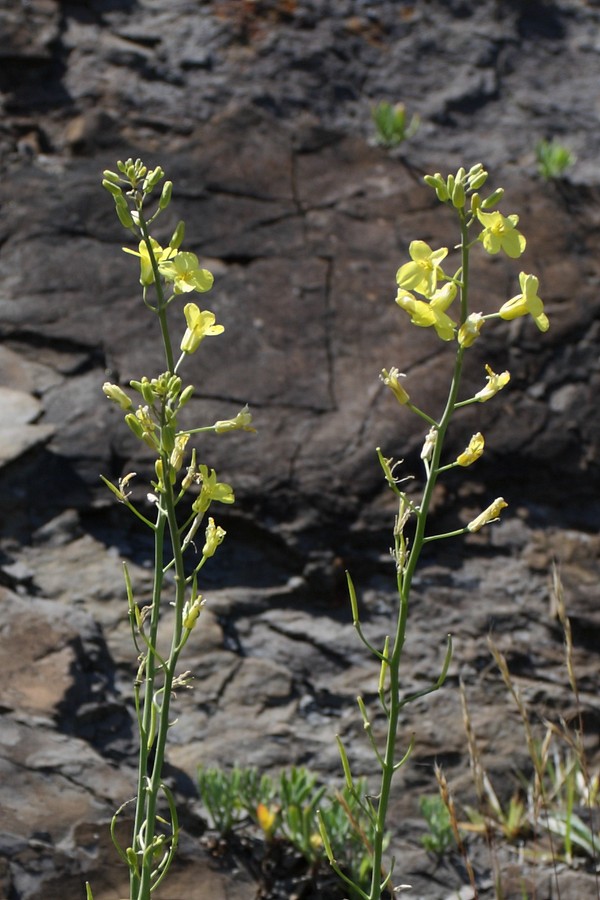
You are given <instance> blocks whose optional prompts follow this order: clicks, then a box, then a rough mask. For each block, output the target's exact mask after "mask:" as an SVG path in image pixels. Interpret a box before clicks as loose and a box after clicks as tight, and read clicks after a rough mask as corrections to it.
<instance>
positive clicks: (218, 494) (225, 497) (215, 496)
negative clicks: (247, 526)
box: [192, 466, 235, 514]
mask: <svg viewBox="0 0 600 900" xmlns="http://www.w3.org/2000/svg"><path fill="white" fill-rule="evenodd" d="M198 474H199V477H200V481H201V482H202V487H201V488H200V493H199V495H198V496H197V497H196V499H195V500H194V502H193V504H192V509H193V511H194V512H195V513H197V514H202V513H204V512H206V510H207V509H208V507H209V506H210V504H211V503H212V501H213V500H216V501H218V502H219V503H233V502H234V500H235V496H234V493H233V488H232V487H231V485H230V484H226V483H225V482H224V481H217V473H216V472H215V470H214V469H209V468H208V466H198Z"/></svg>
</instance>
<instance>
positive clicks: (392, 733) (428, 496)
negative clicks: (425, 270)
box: [368, 214, 469, 900]
mask: <svg viewBox="0 0 600 900" xmlns="http://www.w3.org/2000/svg"><path fill="white" fill-rule="evenodd" d="M460 227H461V257H462V279H461V282H462V283H461V284H460V324H462V323H463V322H464V321H465V319H466V318H467V315H468V284H469V243H468V240H467V225H466V221H465V218H464V215H462V214H460ZM463 357H464V348H463V347H461V346H459V347H458V349H457V351H456V359H455V362H454V371H453V374H452V382H451V385H450V390H449V392H448V398H447V400H446V406H445V408H444V411H443V413H442V417H441V419H440V421H439V423H436V429H437V437H436V441H435V445H434V448H433V452H432V457H431V460H430V464H429V466H428V467H427V473H428V474H427V482H426V484H425V489H424V491H423V498H422V502H421V505H420V507H419V509H418V511H417V516H416V527H415V534H414V537H413V545H412V549H411V551H410V554H409V557H408V562H407V564H406V568H405V569H404V570H403V571H402V570H401V567H398V575H397V578H398V595H399V601H400V602H399V607H398V618H397V622H396V633H395V637H394V643H393V648H392V653H391V657H390V662H389V704H388V711H387V719H388V727H387V736H386V742H385V752H384V754H383V764H382V772H381V785H380V792H379V800H378V803H377V808H376V812H377V814H376V821H375V834H374V839H373V855H372V869H371V888H370V893H369V895H368V897H369V900H380V898H381V891H382V879H383V881H384V883H385V878H384V876H382V873H383V848H384V841H385V828H386V819H387V812H388V807H389V800H390V792H391V786H392V780H393V776H394V772H395V771H396V762H395V760H396V738H397V733H398V721H399V716H400V711H401V709H402V708H403V706H405V704H406V700H404V699H402V698H401V696H400V663H401V660H402V653H403V649H404V643H405V640H406V625H407V620H408V605H409V597H410V590H411V585H412V580H413V576H414V573H415V569H416V567H417V563H418V561H419V558H420V555H421V550H422V548H423V545H424V544H425V543H426V541H427V538H426V537H425V527H426V524H427V516H428V514H429V508H430V505H431V500H432V497H433V492H434V489H435V485H436V482H437V478H438V475H439V472H440V457H441V453H442V448H443V444H444V438H445V436H446V431H447V429H448V425H449V424H450V420H451V418H452V415H453V413H454V410H455V408H456V399H457V396H458V389H459V385H460V379H461V374H462V366H463ZM395 541H396V553H398V551H399V549H400V535H396V536H395Z"/></svg>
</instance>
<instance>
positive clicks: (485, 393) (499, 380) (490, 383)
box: [475, 365, 510, 403]
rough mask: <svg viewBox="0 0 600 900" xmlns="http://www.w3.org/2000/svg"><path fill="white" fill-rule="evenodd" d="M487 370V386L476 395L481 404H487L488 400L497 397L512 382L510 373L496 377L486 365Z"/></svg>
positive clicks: (502, 373) (503, 373)
mask: <svg viewBox="0 0 600 900" xmlns="http://www.w3.org/2000/svg"><path fill="white" fill-rule="evenodd" d="M485 370H486V372H487V375H486V379H487V384H486V386H485V387H484V388H481V390H480V391H477V393H476V394H475V399H476V400H479V402H480V403H485V401H486V400H490V399H491V398H492V397H495V396H496V394H497V393H498V391H501V390H502V388H503V387H505V385H507V384H508V382H509V381H510V372H501V373H500V375H496V373H495V372H492V370H491V369H490V367H489V366H488V365H486V367H485Z"/></svg>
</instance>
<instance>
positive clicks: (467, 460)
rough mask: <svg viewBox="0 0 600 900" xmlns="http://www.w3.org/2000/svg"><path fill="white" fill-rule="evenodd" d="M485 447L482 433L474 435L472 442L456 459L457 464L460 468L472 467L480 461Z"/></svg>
mask: <svg viewBox="0 0 600 900" xmlns="http://www.w3.org/2000/svg"><path fill="white" fill-rule="evenodd" d="M484 445H485V440H484V438H483V435H482V434H481V432H480V431H478V432H477V434H474V435H473V437H472V438H471V440H470V441H469V446H468V447H466V448H465V449H464V450H463V452H462V453H461V454H459V456H457V458H456V462H457V463H458V465H459V466H465V467H466V466H470V465H472V463H474V462H475V461H476V460H478V459H479V457H480V456H481V454H482V453H483V448H484Z"/></svg>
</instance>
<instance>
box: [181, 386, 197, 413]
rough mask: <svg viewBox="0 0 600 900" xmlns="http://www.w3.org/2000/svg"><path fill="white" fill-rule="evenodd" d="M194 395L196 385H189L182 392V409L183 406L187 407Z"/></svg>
mask: <svg viewBox="0 0 600 900" xmlns="http://www.w3.org/2000/svg"><path fill="white" fill-rule="evenodd" d="M193 393H194V385H193V384H188V386H187V387H185V388H184V389H183V390H182V392H181V395H180V397H179V408H180V409H181V407H182V406H185V404H186V403H187V402H188V400H189V399H190V398H191V396H192V394H193Z"/></svg>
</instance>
